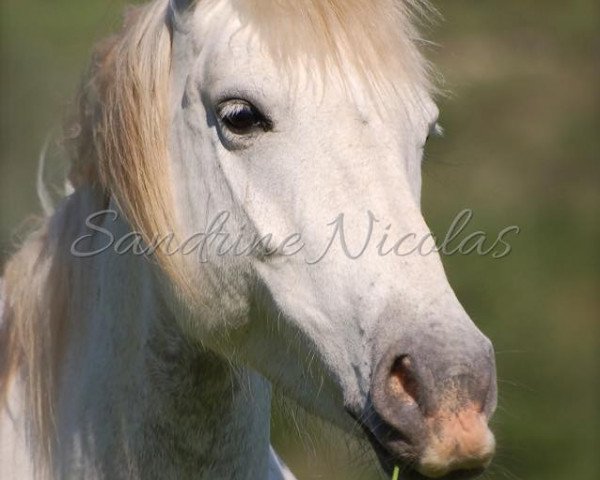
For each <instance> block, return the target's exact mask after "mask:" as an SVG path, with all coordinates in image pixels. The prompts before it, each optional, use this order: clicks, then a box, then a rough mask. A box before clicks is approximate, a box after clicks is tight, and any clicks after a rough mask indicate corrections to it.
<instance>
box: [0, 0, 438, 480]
mask: <svg viewBox="0 0 600 480" xmlns="http://www.w3.org/2000/svg"><path fill="white" fill-rule="evenodd" d="M202 1H211V0H202ZM231 1H232V4H233V5H234V6H235V8H237V9H238V11H239V14H240V18H242V20H243V21H245V22H248V23H251V24H253V25H255V26H256V31H257V32H258V34H259V35H261V36H263V37H264V40H265V42H266V44H267V45H268V46H269V47H270V48H271V47H272V48H273V52H274V54H278V55H280V56H281V58H282V61H287V60H285V59H286V58H287V59H289V58H291V57H293V55H292V52H293V51H294V49H297V48H303V49H304V50H303V51H304V53H305V54H306V55H308V56H309V57H310V56H313V57H315V58H317V59H318V58H325V54H323V52H328V54H327V56H328V58H334V61H335V59H337V60H340V59H341V57H342V56H344V55H346V54H348V55H350V58H351V60H352V61H353V62H354V63H355V64H356V65H357V66H358V67H359V70H361V71H364V72H367V76H368V77H369V78H371V80H372V79H373V78H375V77H376V75H377V72H378V71H379V70H381V66H382V65H390V64H393V65H396V66H397V68H398V70H402V69H404V71H405V73H407V75H409V76H410V77H411V78H412V79H413V80H414V81H415V83H419V84H420V85H422V86H423V85H425V86H427V85H429V83H428V80H427V66H426V62H425V61H424V60H423V59H422V58H421V57H420V54H419V53H418V49H416V48H415V47H414V46H412V44H411V42H413V41H415V40H417V39H418V35H417V32H416V29H414V27H413V26H412V22H411V18H412V16H411V15H410V13H409V12H410V11H418V12H422V11H423V9H424V8H425V7H424V5H425V3H424V2H421V1H420V0H404V1H395V0H231ZM267 2H268V3H269V5H267V6H266V5H265V4H266V3H267ZM171 3H173V0H154V1H152V2H151V3H149V4H147V5H144V6H142V7H136V8H135V9H132V10H130V12H129V14H128V15H127V17H126V21H125V23H124V27H123V29H122V30H121V32H120V33H118V34H116V35H114V36H112V37H110V38H109V39H107V40H105V41H104V42H101V43H100V44H99V45H98V47H97V48H96V50H95V52H94V54H93V56H92V62H91V66H90V68H89V71H88V74H87V76H85V77H84V81H83V82H82V85H81V87H80V92H79V101H78V105H79V107H78V111H77V120H76V125H75V133H74V134H73V135H72V137H73V138H72V146H73V149H72V150H73V151H72V154H71V157H72V159H71V168H70V172H69V180H70V182H71V184H72V185H73V187H74V189H75V192H74V193H73V194H72V195H70V196H69V197H67V198H66V199H64V200H63V201H62V202H61V204H60V205H59V206H58V207H57V209H56V210H55V211H54V212H53V213H52V215H51V216H49V217H47V218H44V219H43V220H42V222H41V225H40V227H39V228H38V229H37V230H36V231H35V232H33V233H32V234H30V235H29V237H28V238H27V239H26V241H25V242H24V243H23V245H22V246H21V248H20V250H19V251H18V252H17V253H16V254H15V255H14V256H13V257H12V258H11V259H10V260H9V262H8V263H7V266H6V268H5V272H4V285H3V286H2V285H0V288H3V289H4V292H3V293H4V312H1V311H0V314H1V315H2V322H0V409H2V408H4V406H5V402H6V397H7V393H8V390H9V388H10V386H11V385H12V382H13V379H14V378H15V377H16V375H17V374H20V375H21V377H20V378H22V379H23V385H24V399H25V403H24V405H25V411H27V412H28V413H29V414H30V415H31V418H30V420H29V428H30V438H31V440H32V442H31V443H32V447H33V450H32V451H33V457H34V458H33V459H34V463H35V464H36V466H37V469H38V472H39V474H40V475H41V476H43V475H46V474H49V475H51V465H52V457H53V447H54V445H55V442H56V438H55V437H56V435H55V423H54V408H55V402H56V399H57V390H58V387H57V381H58V378H59V373H60V365H61V360H62V359H63V356H64V353H65V347H66V345H67V343H68V331H69V321H70V317H71V315H70V312H72V311H73V310H74V309H75V306H76V305H75V304H74V303H73V302H74V301H73V299H72V297H73V291H74V288H75V286H76V285H78V284H79V283H78V282H79V279H80V278H81V276H82V275H84V271H85V263H82V262H79V261H78V259H74V258H73V257H72V256H71V255H70V251H69V248H70V245H71V244H72V242H73V240H74V239H75V238H77V236H78V234H81V232H82V228H83V227H84V226H85V219H86V218H87V216H88V215H90V214H91V213H94V212H96V211H98V210H102V209H104V208H106V205H107V202H108V199H109V198H112V199H114V200H115V201H116V202H117V204H118V206H119V208H120V210H121V211H122V213H123V214H124V215H125V217H126V218H127V220H128V221H129V223H130V224H131V226H132V227H133V228H135V230H136V231H139V232H141V233H142V234H143V235H144V238H145V240H147V241H149V242H150V241H151V240H152V239H153V238H156V237H159V236H161V235H162V234H164V233H166V232H171V231H174V230H176V222H175V218H173V213H172V212H174V208H173V195H172V192H171V187H170V171H169V161H168V148H169V144H168V142H169V139H168V135H167V132H168V130H169V124H170V118H169V105H168V102H169V84H170V73H171V25H170V18H171V16H170V8H171ZM191 3H194V4H195V3H197V2H191ZM282 16H283V17H282ZM286 17H289V18H292V19H295V20H294V21H289V22H288V21H286V22H284V24H285V26H290V25H292V26H293V28H291V30H290V31H289V32H288V33H286V32H283V31H282V29H281V28H283V27H279V26H280V25H281V22H279V21H278V18H279V19H280V18H286ZM294 25H295V26H294ZM365 31H368V32H373V35H372V36H373V37H374V39H373V40H372V41H371V42H366V43H365V42H363V41H361V38H362V37H363V36H364V34H365ZM377 32H379V34H376V33H377ZM301 39H303V41H300V40H301ZM298 45H300V47H299V46H298ZM398 46H399V48H400V53H398V52H397V51H395V50H394V48H395V47H398ZM402 52H404V53H406V55H402ZM284 57H285V58H284ZM397 57H402V58H400V60H393V59H394V58H397ZM394 62H395V63H394ZM398 62H400V63H398ZM321 64H322V66H323V68H326V67H325V66H324V64H325V62H321ZM378 65H379V67H378ZM155 259H156V262H157V263H158V264H159V265H160V267H161V269H162V271H163V272H164V273H165V275H166V277H167V278H169V279H170V280H171V283H172V284H173V285H174V286H175V291H176V292H178V293H180V294H181V295H182V296H183V298H192V288H191V285H189V277H190V276H189V275H186V273H185V268H183V266H182V263H183V262H182V261H181V259H180V258H179V256H169V255H168V254H167V253H166V252H163V251H162V250H161V249H158V250H157V251H156V254H155ZM0 297H1V296H0ZM78 301H79V302H81V300H78Z"/></svg>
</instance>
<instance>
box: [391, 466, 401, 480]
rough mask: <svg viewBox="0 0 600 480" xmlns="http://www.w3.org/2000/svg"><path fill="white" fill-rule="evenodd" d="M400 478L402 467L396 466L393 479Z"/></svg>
mask: <svg viewBox="0 0 600 480" xmlns="http://www.w3.org/2000/svg"><path fill="white" fill-rule="evenodd" d="M399 478H400V467H398V466H395V467H394V474H393V475H392V480H398V479H399Z"/></svg>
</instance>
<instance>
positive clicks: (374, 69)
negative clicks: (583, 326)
mask: <svg viewBox="0 0 600 480" xmlns="http://www.w3.org/2000/svg"><path fill="white" fill-rule="evenodd" d="M415 9H416V10H419V11H420V12H421V13H426V12H427V11H426V10H425V9H424V5H423V4H421V3H419V2H417V1H416V0H403V1H402V0H397V1H396V0H327V1H325V0H277V1H276V0H199V1H197V2H192V1H185V0H173V1H168V0H155V1H153V2H152V3H151V4H149V5H147V6H145V7H142V8H139V9H137V10H135V11H134V12H133V13H132V14H131V15H130V17H129V18H128V21H127V22H126V25H125V27H124V29H123V31H122V32H121V33H120V34H119V35H117V36H115V37H114V38H112V39H110V40H109V41H107V42H106V43H104V44H103V45H102V46H101V47H100V48H99V49H98V52H97V54H96V55H95V57H94V59H93V63H92V67H91V72H90V74H89V77H88V78H87V80H86V82H84V84H83V88H82V92H81V95H80V98H81V106H80V115H79V131H78V135H77V138H76V139H75V142H74V143H75V147H76V148H75V151H74V154H73V159H74V160H73V162H72V169H71V174H70V182H71V184H72V187H73V193H72V194H70V195H69V196H68V197H66V198H65V199H64V200H63V201H62V202H61V203H60V204H59V205H58V206H57V208H56V210H55V211H54V213H52V214H51V215H49V216H48V218H47V219H46V220H45V221H44V222H43V225H42V226H41V228H40V229H39V231H38V232H36V233H35V234H33V235H31V237H30V238H29V239H28V240H27V241H26V243H25V244H24V245H23V247H22V248H21V250H20V251H19V252H18V253H17V254H16V255H15V256H14V257H13V258H12V260H11V261H10V262H9V264H8V266H7V268H6V271H5V272H4V286H3V287H2V288H3V297H4V302H3V303H4V315H3V322H2V330H1V331H0V333H1V334H0V358H1V363H0V382H1V383H0V393H1V399H2V403H1V404H0V405H2V414H1V415H0V435H1V437H0V440H1V441H0V478H2V479H4V480H6V479H13V478H14V479H19V480H21V479H26V478H32V477H46V478H56V479H63V478H85V479H91V478H96V479H120V478H140V479H152V478H161V479H163V478H166V479H182V478H202V479H282V478H283V479H286V478H293V477H292V474H291V473H289V471H288V470H287V469H286V468H285V467H284V466H283V464H282V463H281V462H280V460H279V459H278V457H277V456H276V454H275V453H274V452H273V450H272V449H271V447H270V440H269V417H270V395H271V383H275V384H277V385H278V386H279V387H280V388H282V389H283V390H284V391H285V393H286V395H289V396H290V397H291V398H293V399H295V400H296V401H298V402H299V403H300V404H301V405H303V406H304V407H305V408H307V409H308V410H309V411H312V412H314V413H316V414H317V415H319V416H321V417H323V418H325V419H327V420H328V421H330V422H332V423H334V424H336V425H338V426H340V427H341V428H343V429H345V430H347V431H348V432H352V433H354V434H356V435H358V436H360V437H362V438H366V439H368V440H369V441H370V442H371V444H372V446H373V448H374V450H375V452H376V453H377V455H378V458H379V460H380V463H381V465H382V466H383V468H384V470H385V471H386V472H387V473H391V472H392V470H394V468H395V466H396V465H398V466H401V467H402V470H403V473H404V474H405V475H406V477H407V478H446V476H452V477H453V478H454V475H457V472H459V473H461V474H464V475H467V476H468V475H470V474H476V473H478V472H480V471H481V470H482V469H484V468H485V467H486V466H487V465H488V464H489V462H490V460H491V457H492V455H493V452H494V437H493V435H492V434H491V432H490V430H489V428H488V421H489V418H490V416H491V415H492V413H493V411H494V409H495V404H496V379H495V366H494V355H493V349H492V346H491V343H490V342H489V340H488V339H487V338H486V337H485V336H484V335H483V334H482V333H481V332H480V331H479V330H478V329H477V328H476V327H475V325H474V324H473V323H472V321H471V320H470V319H469V317H468V316H467V314H466V313H465V311H464V310H463V308H462V307H461V305H460V304H459V302H458V300H457V299H456V297H455V295H454V293H453V291H452V290H451V288H450V286H449V285H448V282H447V280H446V277H445V275H444V271H443V269H442V266H441V263H440V260H439V257H438V255H437V254H436V253H430V254H425V253H427V252H425V253H424V252H423V248H420V249H419V250H420V253H419V251H417V250H415V249H413V248H410V249H408V250H409V252H408V253H407V252H404V253H402V252H400V250H402V249H403V248H404V247H406V246H407V245H411V244H412V245H413V246H414V245H417V244H420V247H424V246H427V248H428V249H430V246H429V245H428V243H427V242H426V241H424V240H427V239H428V233H429V232H428V228H427V226H426V224H425V222H424V220H423V218H422V215H421V211H420V206H419V204H420V200H419V197H420V186H421V173H420V170H421V168H420V167H421V165H420V163H421V157H422V152H423V148H424V145H425V141H426V138H427V136H428V135H429V133H430V132H431V131H432V130H435V128H436V127H435V126H436V121H437V109H436V107H435V105H434V103H433V101H432V100H431V98H430V95H431V86H430V83H429V81H428V74H427V70H428V68H427V65H426V63H425V61H424V60H423V58H422V57H421V55H420V54H419V51H418V48H417V43H418V42H419V37H418V34H417V30H416V29H415V27H414V21H412V20H411V15H410V11H415ZM215 218H217V219H218V221H214V219H215ZM217 227H218V228H217ZM135 232H138V233H135ZM165 235H166V237H165ZM140 238H142V239H143V243H142V242H141V241H140ZM234 239H235V241H234ZM256 239H262V240H261V241H256V242H255V241H254V240H256ZM365 239H371V240H372V241H371V242H366V241H365ZM398 239H402V241H399V240H398ZM422 239H424V240H422ZM113 240H114V241H113ZM227 242H229V243H227ZM251 243H254V245H253V248H242V247H243V246H244V245H246V246H248V245H249V244H251ZM174 245H175V246H176V247H179V248H174V247H173V246H174ZM141 246H146V247H148V246H154V247H156V248H155V251H154V252H151V251H148V252H146V253H147V255H139V254H138V253H139V252H137V253H136V252H135V251H134V250H135V249H134V248H133V247H136V248H138V247H141ZM192 246H193V247H195V248H192ZM273 246H274V247H273ZM129 247H131V248H129ZM233 247H235V248H233ZM404 250H406V248H404ZM390 251H391V253H390ZM241 252H243V254H242V253H241ZM386 253H387V254H386ZM448 478H449V477H448Z"/></svg>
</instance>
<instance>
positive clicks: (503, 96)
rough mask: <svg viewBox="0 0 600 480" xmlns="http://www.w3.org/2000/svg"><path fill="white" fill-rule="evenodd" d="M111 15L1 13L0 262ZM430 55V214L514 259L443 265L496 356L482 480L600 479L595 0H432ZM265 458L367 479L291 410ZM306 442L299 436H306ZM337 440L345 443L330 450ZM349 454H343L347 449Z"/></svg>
mask: <svg viewBox="0 0 600 480" xmlns="http://www.w3.org/2000/svg"><path fill="white" fill-rule="evenodd" d="M123 4H124V2H122V1H121V0H110V1H109V0H105V1H100V0H86V1H84V2H78V3H77V4H76V5H74V3H73V2H72V1H71V0H69V1H67V0H56V1H53V2H48V1H46V0H18V1H17V0H4V1H3V3H2V7H1V9H2V11H1V16H0V22H1V31H0V35H1V48H2V51H1V61H2V70H1V75H0V82H1V85H0V86H1V89H0V91H1V92H2V120H1V122H2V128H1V137H0V147H1V154H0V265H1V264H2V262H3V261H5V259H6V256H7V254H8V253H9V252H10V251H11V250H12V244H13V237H12V234H13V233H12V232H14V231H15V229H16V227H17V226H18V225H19V223H20V222H21V221H22V220H23V219H24V218H25V217H26V216H27V215H29V214H31V213H34V212H37V211H38V210H39V209H38V206H37V201H36V197H35V185H34V178H35V168H36V163H37V156H38V153H39V150H40V148H41V146H42V144H43V142H44V139H45V137H46V136H47V135H48V134H49V133H56V132H57V128H58V126H59V125H60V123H61V119H63V118H64V115H65V112H68V110H69V102H70V101H71V100H72V98H73V92H74V90H75V88H76V86H77V84H78V81H79V75H80V73H81V71H82V70H83V68H84V67H85V65H86V63H87V59H88V55H89V51H90V48H91V46H92V44H93V42H94V41H95V40H97V39H99V38H101V37H102V36H104V35H105V34H106V32H109V31H111V30H114V29H115V28H116V27H117V26H118V24H119V17H120V11H121V9H122V6H123ZM435 4H436V6H437V7H438V8H439V9H440V10H441V12H442V13H443V15H444V17H445V21H444V22H442V23H440V24H439V25H436V26H434V27H433V28H432V29H431V33H430V37H432V38H433V40H434V41H435V42H436V44H437V46H431V47H429V48H428V50H429V55H430V57H431V58H432V59H433V60H434V63H435V64H436V65H437V67H438V69H439V71H440V72H441V74H442V75H443V77H444V88H445V89H446V90H447V91H448V92H449V94H448V95H447V96H446V97H445V98H442V99H440V102H439V103H440V107H441V110H442V114H441V119H440V120H441V123H442V125H443V126H444V129H445V136H444V138H440V139H433V140H432V141H431V142H430V146H429V149H428V153H427V158H426V161H425V167H424V192H423V203H424V210H425V214H426V218H427V219H428V221H429V224H430V226H431V227H432V229H433V230H434V232H438V233H439V234H440V235H442V234H443V232H444V231H445V229H446V228H447V226H448V223H449V222H450V221H451V219H452V218H453V217H454V215H455V214H456V213H457V212H458V211H460V210H462V209H463V208H472V209H473V211H474V213H475V217H474V219H473V221H472V224H471V226H470V227H469V231H475V230H486V231H487V232H489V233H490V236H491V237H492V238H493V236H494V235H495V233H496V232H498V231H500V230H501V229H502V228H504V227H505V226H507V225H518V226H520V227H521V233H520V235H519V236H516V237H515V236H511V237H510V238H511V244H512V245H513V251H512V253H511V254H510V255H509V256H508V257H507V258H505V259H502V260H494V259H492V258H490V257H486V258H482V257H478V256H477V255H471V256H460V255H457V256H453V257H446V258H445V259H444V262H445V265H446V268H447V271H448V274H449V277H450V280H451V282H452V284H453V286H454V288H455V289H456V291H457V294H458V296H459V298H460V299H461V301H462V302H463V304H464V305H465V307H466V308H467V310H468V311H469V312H470V313H471V315H472V317H473V319H474V320H475V321H476V322H477V323H478V324H479V325H480V326H481V328H482V329H483V330H484V331H485V332H486V333H487V334H488V335H489V336H490V337H491V338H492V339H493V341H494V344H495V346H496V349H497V354H498V357H497V360H498V369H499V382H500V383H499V386H500V408H499V410H498V413H497V415H496V417H495V419H494V424H495V428H496V431H497V433H498V439H499V454H498V459H497V462H496V465H495V466H494V467H493V468H492V470H491V472H490V473H489V474H488V478H490V479H504V478H506V479H522V480H592V479H595V478H600V468H599V453H598V452H600V442H599V438H598V437H599V433H598V432H599V427H600V424H599V421H598V420H599V418H598V408H599V405H600V401H599V398H598V392H599V390H600V389H599V385H598V383H599V378H600V372H599V358H598V356H599V355H598V352H599V340H600V332H599V329H598V325H599V320H600V308H599V307H600V305H599V304H600V300H599V295H600V283H599V278H598V274H599V272H600V253H599V249H600V223H599V221H598V219H599V218H600V216H599V212H598V207H599V205H600V198H599V197H600V188H599V187H600V184H599V181H600V158H599V153H600V145H599V141H600V134H599V133H598V130H599V128H600V121H599V120H600V119H599V118H598V116H599V100H600V99H599V98H598V93H599V92H598V85H599V84H600V83H599V80H600V78H599V77H600V76H599V70H598V69H599V62H598V52H599V51H600V42H599V37H598V11H597V4H596V2H595V1H594V0H572V1H570V2H564V1H557V0H545V1H544V2H541V1H535V2H534V1H533V0H504V1H500V0H478V1H477V2H472V1H466V0H453V1H451V2H441V1H438V2H435ZM273 423H274V425H273V426H274V431H273V437H274V443H275V444H276V446H277V447H278V448H279V450H280V451H281V453H282V455H283V456H284V458H285V459H286V460H287V461H288V462H289V464H290V467H291V468H292V470H294V471H295V472H297V474H298V476H299V478H300V479H319V478H322V479H336V478H339V479H341V478H344V479H375V478H378V477H377V473H376V469H375V468H374V467H373V465H374V462H373V458H372V456H371V454H370V453H369V452H368V450H366V449H361V448H358V449H357V448H356V447H355V446H352V445H351V446H350V448H349V449H348V448H346V445H345V444H346V442H350V443H353V442H352V441H351V440H346V439H344V437H342V436H341V435H340V434H339V432H336V431H334V432H329V431H328V430H329V428H326V429H325V430H326V431H325V432H324V433H323V432H322V430H323V428H322V427H321V426H318V425H317V423H318V422H317V421H315V420H314V419H311V418H307V416H306V415H305V414H303V413H301V412H297V413H296V410H295V409H292V410H289V409H276V414H275V415H274V422H273ZM307 425H308V426H310V428H309V429H308V430H309V431H311V432H319V434H315V435H306V434H305V433H295V432H297V431H299V432H305V431H306V427H307ZM340 438H341V440H340ZM349 450H350V452H349Z"/></svg>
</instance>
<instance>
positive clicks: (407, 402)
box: [371, 339, 496, 478]
mask: <svg viewBox="0 0 600 480" xmlns="http://www.w3.org/2000/svg"><path fill="white" fill-rule="evenodd" d="M481 343H482V345H481V346H480V348H475V349H474V350H472V351H471V353H470V354H469V355H466V356H465V355H462V356H461V357H459V358H452V356H445V355H444V353H448V352H444V351H437V352H436V351H432V350H431V349H425V350H424V351H421V352H419V351H415V350H413V351H402V350H400V349H399V348H394V347H392V348H391V349H390V350H389V351H388V352H387V353H386V354H385V355H384V356H383V358H382V360H381V361H380V363H379V364H378V366H377V368H376V371H375V373H374V376H373V384H372V386H371V402H372V406H373V408H374V410H375V412H374V413H375V417H376V418H377V419H378V421H379V425H376V426H375V428H374V430H373V433H374V435H375V436H376V437H377V440H378V441H379V443H380V444H381V445H382V446H383V447H384V448H385V449H386V450H387V451H388V454H390V455H391V456H392V457H395V458H396V461H398V462H403V463H408V462H409V463H410V464H412V465H414V466H415V467H414V468H415V470H416V471H417V472H418V473H420V474H421V475H423V476H425V477H427V478H442V477H444V476H445V475H448V474H450V473H458V472H460V473H461V474H464V475H466V476H468V475H469V474H470V473H472V474H478V473H480V472H481V470H483V469H485V468H486V467H487V466H488V465H489V464H490V462H491V459H492V457H493V455H494V451H495V440H494V436H493V434H492V432H491V431H490V429H489V427H488V420H489V417H490V415H491V413H492V412H493V410H494V408H495V403H496V386H495V383H496V379H495V366H494V361H493V350H492V348H491V344H490V343H489V341H487V339H485V340H483V341H481Z"/></svg>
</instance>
